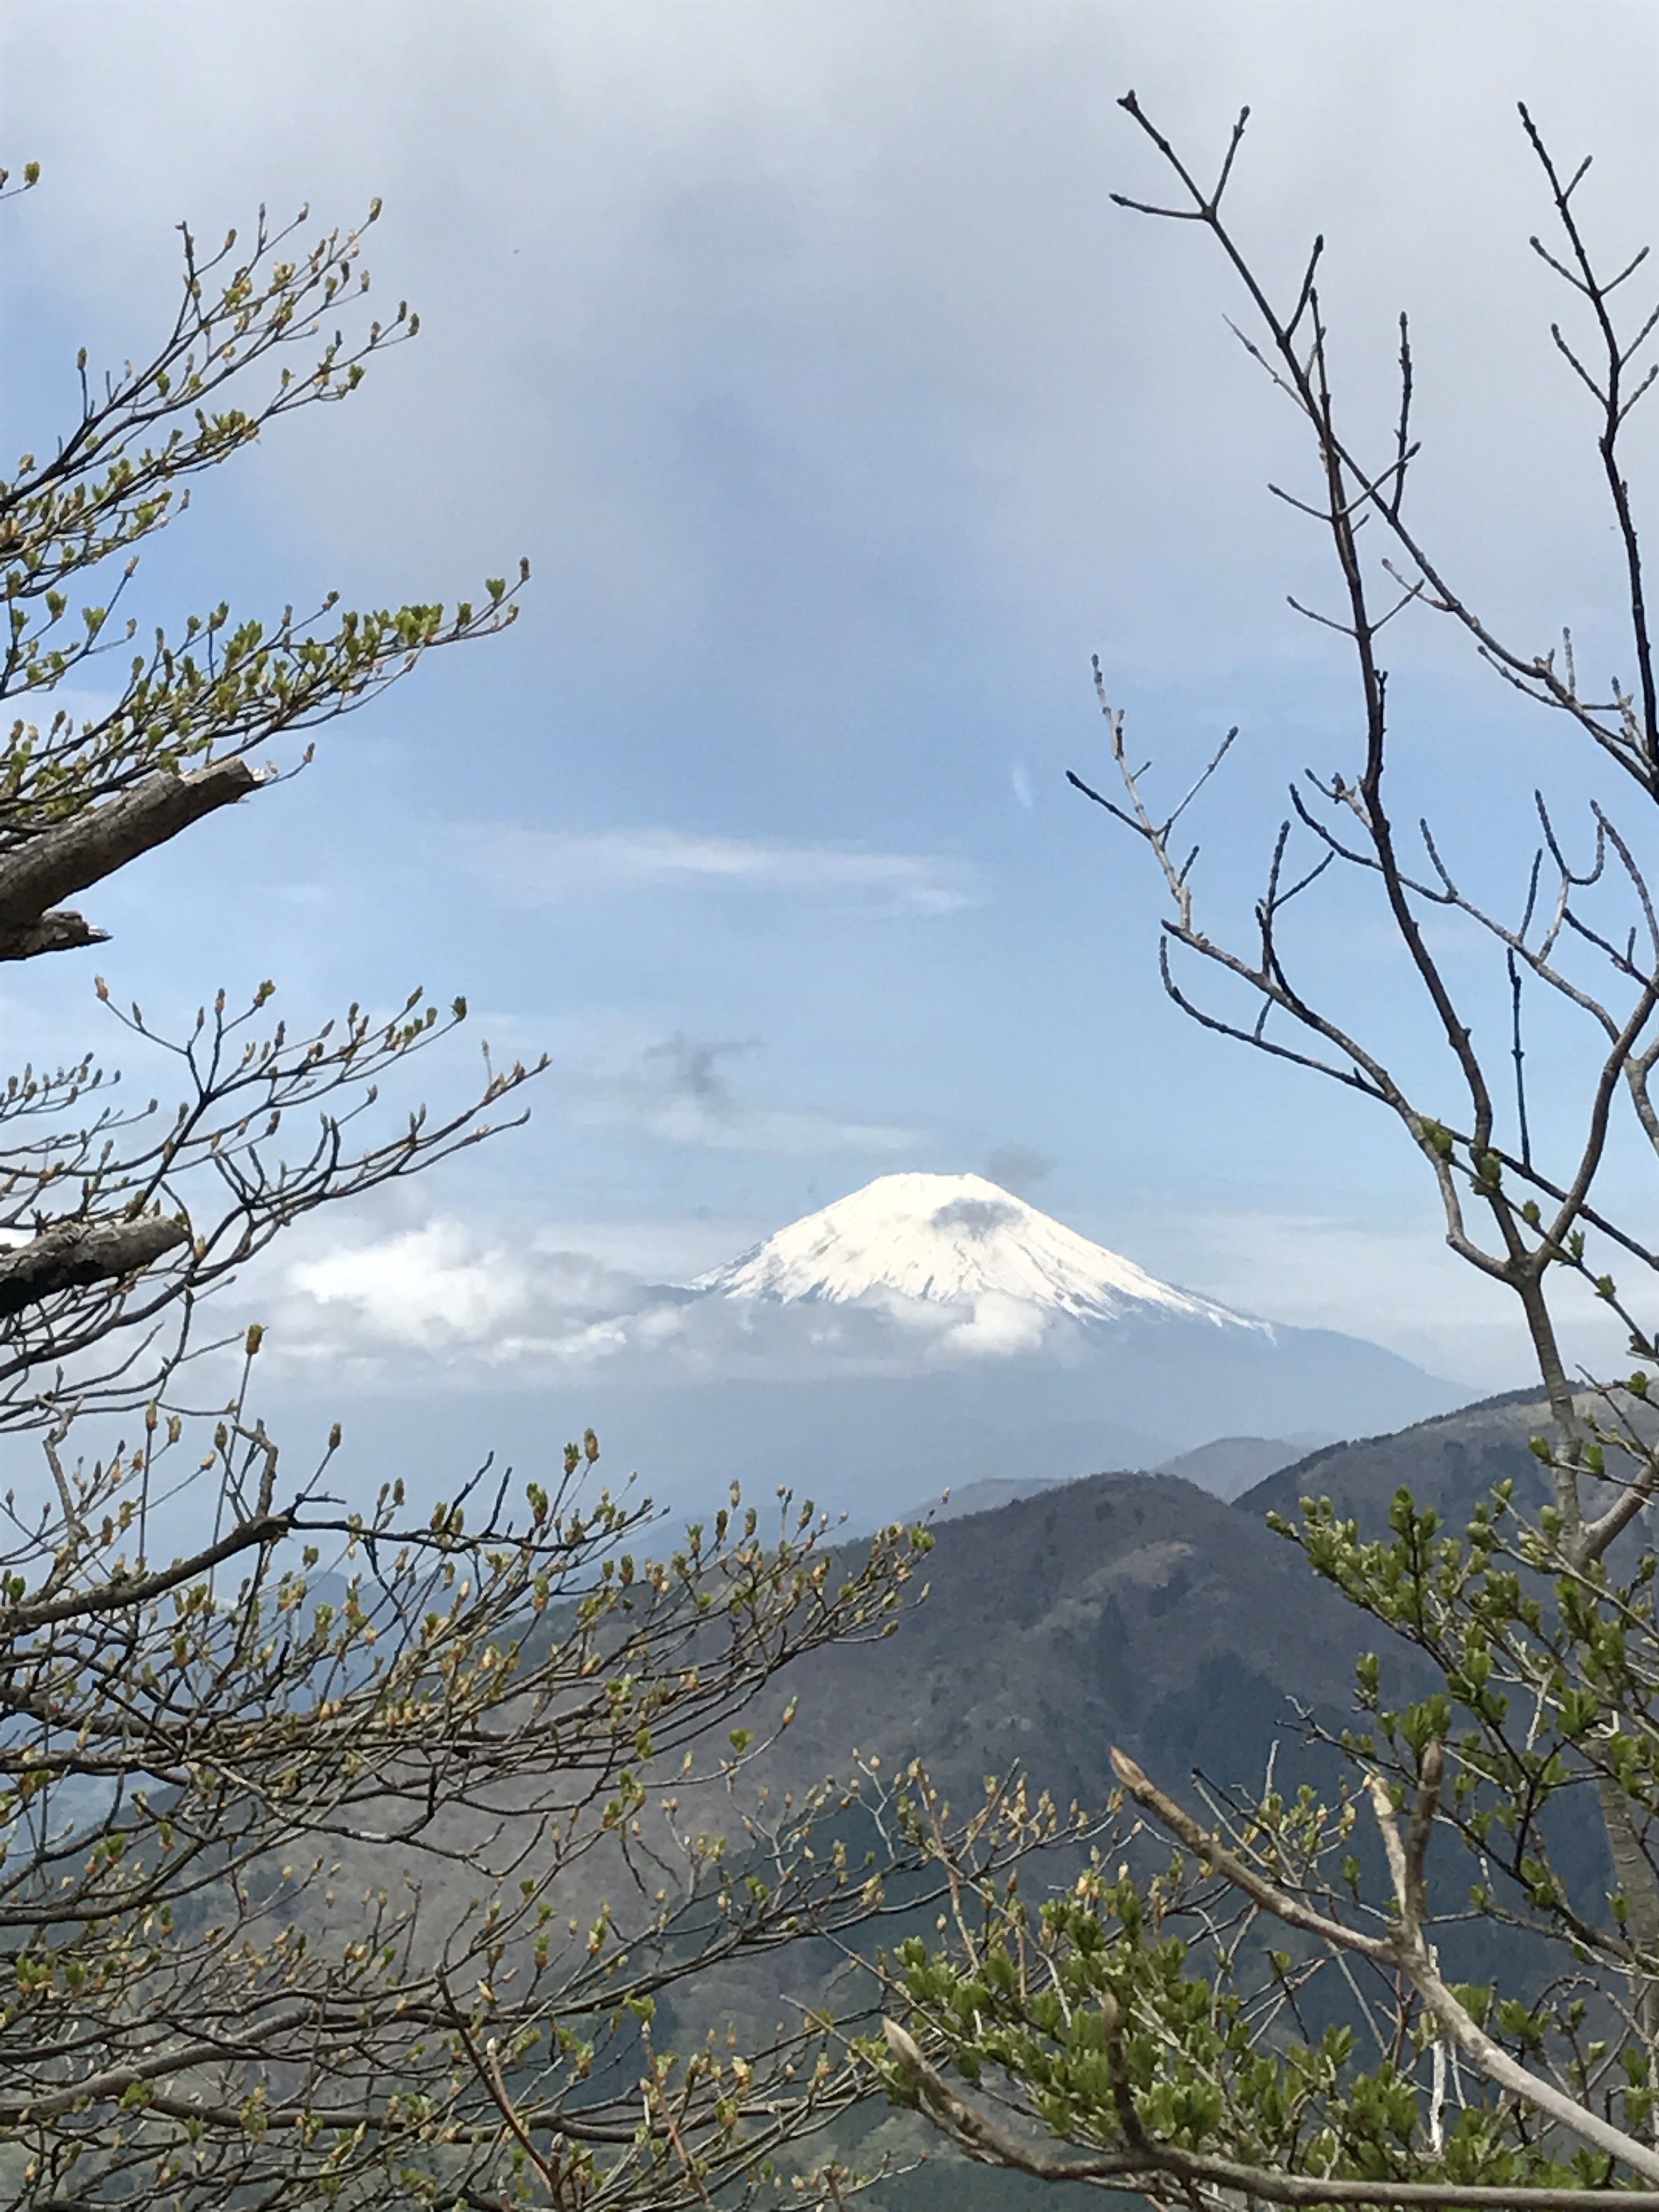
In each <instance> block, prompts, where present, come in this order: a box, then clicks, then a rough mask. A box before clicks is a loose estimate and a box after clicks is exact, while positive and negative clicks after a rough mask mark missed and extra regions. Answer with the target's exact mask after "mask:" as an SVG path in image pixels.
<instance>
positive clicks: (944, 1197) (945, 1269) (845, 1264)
mask: <svg viewBox="0 0 1659 2212" xmlns="http://www.w3.org/2000/svg"><path fill="white" fill-rule="evenodd" d="M691 1288H692V1289H693V1290H694V1291H701V1292H711V1291H716V1292H720V1293H721V1294H723V1295H724V1296H725V1297H731V1298H769V1299H772V1300H775V1301H776V1302H778V1303H779V1304H786V1305H789V1304H796V1303H798V1302H799V1301H802V1300H816V1301H820V1302H823V1303H824V1304H832V1305H847V1304H853V1303H854V1301H857V1300H870V1299H879V1298H880V1297H882V1296H883V1295H884V1294H885V1293H890V1294H891V1295H893V1296H895V1297H902V1298H909V1299H920V1300H927V1301H931V1302H932V1303H933V1304H944V1305H951V1304H964V1303H970V1302H971V1303H977V1301H979V1300H980V1299H981V1298H987V1297H989V1298H1000V1299H1007V1300H1012V1301H1013V1302H1014V1303H1015V1304H1020V1305H1027V1306H1030V1307H1032V1308H1034V1309H1036V1310H1037V1311H1039V1312H1041V1313H1042V1314H1045V1315H1049V1314H1052V1315H1065V1316H1068V1317H1069V1318H1071V1319H1073V1320H1075V1321H1085V1322H1124V1321H1128V1320H1131V1319H1134V1318H1140V1319H1146V1318H1150V1317H1153V1316H1156V1317H1158V1318H1160V1319H1179V1320H1182V1321H1188V1322H1203V1323H1207V1324H1208V1325H1209V1326H1211V1327H1212V1328H1221V1329H1231V1328H1243V1329H1254V1330H1257V1331H1263V1332H1266V1334H1268V1335H1269V1336H1271V1334H1272V1333H1273V1332H1272V1331H1271V1329H1269V1328H1268V1327H1267V1323H1266V1322H1257V1321H1250V1320H1247V1319H1246V1318H1245V1317H1244V1316H1243V1315H1240V1314H1236V1313H1231V1312H1230V1311H1229V1310H1227V1308H1226V1307H1225V1306H1218V1305H1215V1304H1212V1303H1211V1301H1210V1300H1208V1299H1207V1298H1197V1297H1192V1296H1191V1295H1190V1294H1189V1293H1188V1291H1177V1290H1173V1289H1171V1287H1170V1285H1169V1284H1168V1283H1160V1282H1159V1281H1158V1279H1156V1278H1155V1277H1154V1276H1152V1275H1149V1274H1147V1273H1146V1270H1145V1269H1144V1268H1141V1267H1136V1265H1135V1263H1134V1261H1133V1260H1125V1259H1123V1258H1121V1256H1120V1255H1118V1254H1117V1253H1115V1252H1109V1251H1108V1250H1107V1249H1106V1247H1105V1246H1104V1245H1103V1244H1094V1243H1091V1242H1090V1241H1089V1239H1088V1238H1087V1237H1079V1235H1078V1233H1077V1231H1075V1230H1074V1229H1067V1228H1066V1226H1065V1225H1064V1224H1063V1223H1061V1222H1058V1221H1055V1220H1054V1219H1052V1218H1050V1216H1049V1215H1048V1214H1046V1213H1039V1212H1038V1211H1037V1209H1036V1206H1029V1205H1027V1203H1026V1202H1025V1200H1024V1199H1022V1198H1016V1197H1015V1196H1014V1194H1013V1193H1012V1191H1006V1190H1001V1189H1000V1188H998V1187H997V1185H996V1184H995V1183H994V1182H987V1181H986V1180H985V1178H984V1176H976V1175H887V1176H878V1178H877V1180H876V1181H875V1182H872V1183H866V1185H865V1187H864V1188H863V1189H862V1190H856V1191H854V1193H853V1194H852V1196H851V1197H850V1198H843V1199H841V1200H837V1201H836V1204H835V1205H834V1206H825V1207H824V1208H823V1212H820V1213H809V1214H808V1215H806V1216H805V1218H804V1219H803V1220H800V1221H795V1222H792V1223H791V1224H790V1225H789V1226H788V1227H787V1229H780V1230H779V1231H778V1232H777V1234H776V1235H775V1236H774V1237H768V1238H767V1239H766V1241H765V1242H764V1243H761V1244H757V1245H755V1246H754V1247H753V1249H751V1250H750V1251H747V1252H745V1253H744V1254H743V1255H741V1256H740V1257H739V1258H738V1259H736V1260H732V1261H729V1262H728V1263H727V1265H726V1266H725V1267H715V1268H713V1269H711V1270H710V1271H709V1273H707V1274H705V1275H700V1276H698V1278H697V1279H696V1281H695V1282H694V1283H693V1284H692V1285H691Z"/></svg>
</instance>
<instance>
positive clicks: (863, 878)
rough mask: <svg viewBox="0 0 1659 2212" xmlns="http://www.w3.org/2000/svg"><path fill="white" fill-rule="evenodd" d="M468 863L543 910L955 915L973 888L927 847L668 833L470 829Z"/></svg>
mask: <svg viewBox="0 0 1659 2212" xmlns="http://www.w3.org/2000/svg"><path fill="white" fill-rule="evenodd" d="M467 842H468V844H469V846H470V848H471V859H472V862H473V865H474V866H475V867H477V869H478V870H479V872H481V873H482V874H483V875H484V876H485V877H486V878H488V880H489V883H490V884H491V885H492V886H493V887H494V889H495V891H496V893H497V894H498V896H501V897H502V898H504V899H507V900H509V901H510V902H513V904H515V905H521V906H546V905H553V904H556V903H557V902H561V901H562V900H566V899H574V898H581V899H592V898H593V897H595V896H600V895H602V894H604V893H605V892H627V891H640V890H699V889H702V890H748V891H756V892H762V893H768V894H772V895H775V896H785V897H791V898H808V899H820V900H831V901H835V902H838V903H842V904H848V905H854V906H861V907H866V908H872V909H873V910H874V911H876V912H878V913H883V914H921V915H942V914H956V913H958V912H960V911H961V909H962V908H964V907H969V906H974V905H976V904H977V903H978V902H979V901H980V899H981V896H982V891H981V884H980V881H979V877H978V872H977V871H976V870H975V869H974V868H973V867H972V866H970V865H969V863H968V862H966V861H963V860H954V859H951V858H950V857H949V856H946V855H940V854H927V853H872V852H865V851H861V850H858V849H856V848H851V847H845V846H834V845H811V844H804V843H803V844H795V843H775V844H768V843H763V842H748V841H745V840H744V839H741V838H737V837H708V836H690V835H688V834H686V833H685V832H683V831H681V830H678V829H599V830H590V831H574V830H555V829H549V830H536V829H519V828H509V827H501V828H495V829H491V828H489V827H478V828H475V829H472V830H471V831H470V832H469V833H467Z"/></svg>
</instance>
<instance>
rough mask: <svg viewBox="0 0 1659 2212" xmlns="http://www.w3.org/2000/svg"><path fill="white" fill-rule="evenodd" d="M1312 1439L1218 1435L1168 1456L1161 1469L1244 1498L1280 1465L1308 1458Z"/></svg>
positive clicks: (1216, 1492) (1202, 1487)
mask: <svg viewBox="0 0 1659 2212" xmlns="http://www.w3.org/2000/svg"><path fill="white" fill-rule="evenodd" d="M1311 1441H1312V1440H1311V1439H1310V1438H1304V1441H1303V1442H1302V1443H1293V1442H1291V1440H1290V1439H1289V1438H1287V1437H1215V1438H1214V1439H1213V1440H1212V1442H1211V1443H1207V1444H1199V1445H1197V1446H1195V1447H1194V1449H1193V1450H1191V1451H1184V1452H1178V1453H1177V1454H1176V1456H1175V1458H1173V1459H1166V1460H1165V1461H1164V1464H1163V1465H1162V1467H1160V1468H1158V1474H1178V1475H1179V1476H1180V1477H1181V1479H1182V1481H1183V1482H1195V1483H1196V1484H1197V1485H1198V1486H1199V1488H1200V1490H1207V1491H1208V1492H1210V1494H1211V1496H1212V1498H1242V1497H1243V1494H1244V1492H1246V1491H1247V1490H1252V1489H1254V1488H1255V1485H1256V1484H1257V1483H1259V1482H1265V1481H1266V1480H1267V1477H1268V1476H1269V1475H1270V1474H1277V1473H1278V1472H1279V1468H1284V1467H1289V1466H1291V1463H1292V1462H1295V1461H1298V1460H1304V1459H1305V1458H1306V1457H1307V1456H1308V1444H1309V1443H1310V1442H1311Z"/></svg>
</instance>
